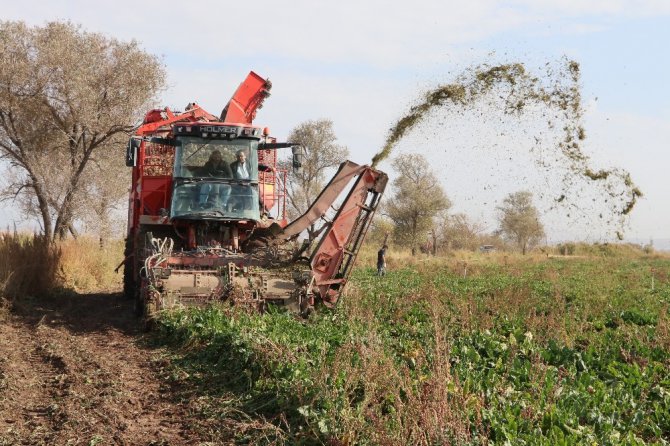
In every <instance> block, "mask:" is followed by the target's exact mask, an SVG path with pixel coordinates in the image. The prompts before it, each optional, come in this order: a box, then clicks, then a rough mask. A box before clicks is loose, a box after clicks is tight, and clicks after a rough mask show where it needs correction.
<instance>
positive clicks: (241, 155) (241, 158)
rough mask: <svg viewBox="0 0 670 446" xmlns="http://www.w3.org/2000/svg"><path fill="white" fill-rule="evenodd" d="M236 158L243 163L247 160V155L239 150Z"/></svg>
mask: <svg viewBox="0 0 670 446" xmlns="http://www.w3.org/2000/svg"><path fill="white" fill-rule="evenodd" d="M235 156H236V157H237V161H239V162H241V163H243V162H244V161H245V160H246V159H247V154H246V153H244V150H238V151H237V153H236V154H235Z"/></svg>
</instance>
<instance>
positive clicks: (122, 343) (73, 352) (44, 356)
mask: <svg viewBox="0 0 670 446" xmlns="http://www.w3.org/2000/svg"><path fill="white" fill-rule="evenodd" d="M131 306H132V305H131V303H130V302H127V301H124V300H122V298H121V297H120V295H118V294H96V295H82V296H74V297H61V298H54V299H49V300H47V299H39V300H34V301H24V302H23V303H21V304H20V305H17V306H16V308H15V310H14V311H13V312H12V313H8V312H5V313H3V314H2V315H0V446H4V445H19V444H21V445H163V446H167V445H191V444H201V439H200V437H199V435H198V434H197V433H196V432H193V430H192V428H191V426H196V425H198V422H197V420H194V419H191V417H192V416H193V415H190V414H191V413H192V411H191V410H189V409H188V402H181V401H178V399H177V398H176V397H175V394H174V393H173V392H172V390H171V389H170V388H169V386H167V385H165V384H164V383H163V382H162V381H161V380H160V378H159V376H160V369H161V367H163V366H164V365H165V364H164V363H163V362H162V360H160V359H157V358H159V357H160V354H159V353H160V351H157V350H154V349H151V348H150V347H147V346H145V345H144V343H143V342H142V329H141V325H140V324H139V322H138V320H137V319H136V318H135V317H134V316H133V314H132V308H131Z"/></svg>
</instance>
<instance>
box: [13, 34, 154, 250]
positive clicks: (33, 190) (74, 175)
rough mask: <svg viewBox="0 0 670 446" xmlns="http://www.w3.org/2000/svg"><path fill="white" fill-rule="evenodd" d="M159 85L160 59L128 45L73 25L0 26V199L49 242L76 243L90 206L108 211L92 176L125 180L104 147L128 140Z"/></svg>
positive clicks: (134, 44) (111, 149)
mask: <svg viewBox="0 0 670 446" xmlns="http://www.w3.org/2000/svg"><path fill="white" fill-rule="evenodd" d="M164 83H165V70H164V68H163V66H162V64H161V62H160V61H159V59H158V58H157V57H155V56H153V55H150V54H147V53H146V52H144V51H143V50H142V49H141V48H140V47H139V45H138V43H137V42H135V41H131V42H120V41H118V40H116V39H113V38H109V37H106V36H103V35H101V34H95V33H88V32H85V31H83V30H82V29H81V28H80V27H78V26H76V25H73V24H71V23H59V22H52V23H47V24H46V25H44V26H42V27H28V26H26V24H25V23H23V22H0V155H1V156H2V158H3V159H5V160H6V161H7V162H8V164H9V168H10V169H9V170H10V171H11V174H10V175H8V176H6V178H8V179H9V181H8V182H7V184H5V185H4V186H5V188H4V194H3V197H4V198H8V197H10V198H12V199H14V200H17V201H18V202H19V204H20V205H21V207H22V209H23V210H24V212H25V213H26V214H27V215H29V216H33V217H36V218H37V219H38V221H40V222H41V225H42V229H43V231H44V234H45V235H46V237H47V238H48V239H49V240H51V239H53V236H54V234H55V235H57V236H58V237H60V238H64V237H65V236H66V235H67V233H68V232H71V233H72V234H73V235H75V233H76V232H75V229H74V222H75V221H76V220H77V219H80V218H81V217H82V215H81V212H85V211H87V210H88V209H89V206H88V204H89V203H90V201H91V200H93V201H95V202H97V204H99V205H102V206H106V204H105V203H107V202H109V201H110V200H108V199H106V198H104V197H100V196H99V195H98V196H95V194H104V193H105V191H109V190H110V189H112V187H111V185H100V184H98V185H97V187H94V186H92V184H91V182H93V181H95V180H96V179H98V178H100V176H99V175H95V173H94V170H95V169H93V168H92V167H91V166H92V165H94V164H95V165H96V168H97V169H99V170H101V171H108V170H110V169H114V170H113V172H112V174H111V175H108V176H107V177H106V178H105V180H106V181H112V182H117V183H118V184H121V183H122V184H123V187H127V184H128V181H127V175H128V173H127V171H118V170H117V168H116V166H110V165H109V163H108V160H109V159H110V158H111V157H110V156H109V155H110V154H111V153H114V152H116V153H117V156H119V157H121V156H120V155H118V153H120V150H121V148H120V147H118V146H113V145H112V143H113V141H114V139H115V138H119V137H121V136H123V135H127V134H128V133H130V132H131V131H132V130H133V127H134V125H135V124H136V123H137V122H138V120H139V118H140V117H141V116H142V113H143V112H144V111H146V109H148V108H149V107H150V105H151V103H152V101H153V100H154V98H155V95H156V94H157V92H158V91H159V90H160V89H161V88H162V87H163V86H164ZM86 178H89V179H90V180H89V182H88V183H86V181H85V179H86ZM103 186H104V187H103ZM115 190H118V188H116V189H115ZM92 194H93V195H92ZM94 196H95V198H93V197H94ZM107 198H109V197H107Z"/></svg>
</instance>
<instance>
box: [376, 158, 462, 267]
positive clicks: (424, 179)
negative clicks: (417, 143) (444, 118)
mask: <svg viewBox="0 0 670 446" xmlns="http://www.w3.org/2000/svg"><path fill="white" fill-rule="evenodd" d="M393 167H394V168H395V170H396V173H397V175H398V176H397V177H396V178H395V180H393V191H394V194H393V196H392V197H391V199H390V200H388V201H387V204H386V214H387V215H388V216H389V218H390V219H391V220H393V223H394V224H395V227H394V239H395V240H396V242H398V243H399V244H400V245H402V246H406V247H409V248H410V249H411V250H412V254H416V250H417V249H418V248H419V246H420V245H421V244H422V243H423V242H424V241H425V239H426V237H427V235H428V231H430V230H431V229H432V228H433V226H434V222H433V220H434V218H435V217H436V216H437V215H438V214H439V213H440V212H442V211H445V210H447V209H449V207H451V202H450V201H449V199H448V198H447V196H446V194H445V193H444V190H443V189H442V186H440V182H439V181H438V179H437V177H436V176H435V174H434V173H433V172H432V171H431V169H430V165H429V164H428V161H427V160H426V158H424V157H423V155H421V154H404V155H400V156H398V157H397V158H396V159H395V160H394V161H393Z"/></svg>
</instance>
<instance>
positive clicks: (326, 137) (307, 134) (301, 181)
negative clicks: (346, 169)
mask: <svg viewBox="0 0 670 446" xmlns="http://www.w3.org/2000/svg"><path fill="white" fill-rule="evenodd" d="M288 140H289V141H290V142H293V143H298V144H300V145H301V146H302V147H304V148H305V149H306V153H305V158H304V160H303V162H302V169H300V170H299V171H294V170H292V169H290V168H289V172H290V173H289V184H288V185H287V194H286V195H287V198H288V204H289V208H288V211H289V216H290V217H291V218H295V217H297V216H299V215H302V214H303V213H305V212H306V211H307V209H308V208H309V206H310V205H311V204H312V202H313V201H314V200H315V199H316V197H317V196H318V195H319V194H320V193H321V191H322V190H323V188H324V187H325V185H326V171H327V170H328V169H330V168H333V167H336V166H338V165H339V164H340V163H342V162H343V161H345V160H346V159H347V158H348V157H349V150H348V149H347V148H346V147H345V146H342V145H339V144H337V136H335V131H334V130H333V122H332V121H331V120H329V119H319V120H316V121H306V122H303V123H302V124H300V125H298V126H297V127H295V128H294V129H293V130H291V132H290V134H289V137H288ZM288 164H290V163H288ZM288 164H287V167H288ZM320 229H321V226H319V225H317V224H316V223H314V224H312V225H311V226H310V227H309V228H308V229H307V235H308V238H309V241H310V242H311V241H312V240H313V239H314V238H315V237H317V236H318V234H319V231H320Z"/></svg>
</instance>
